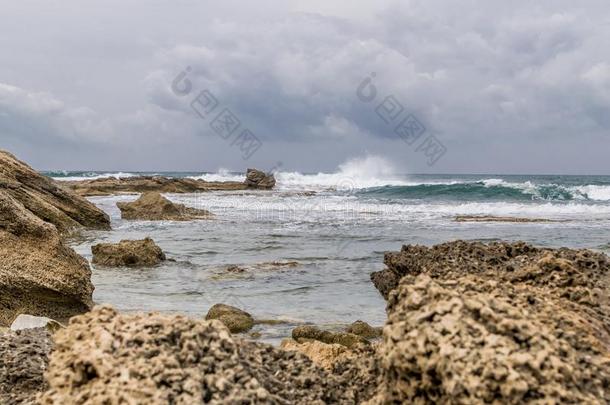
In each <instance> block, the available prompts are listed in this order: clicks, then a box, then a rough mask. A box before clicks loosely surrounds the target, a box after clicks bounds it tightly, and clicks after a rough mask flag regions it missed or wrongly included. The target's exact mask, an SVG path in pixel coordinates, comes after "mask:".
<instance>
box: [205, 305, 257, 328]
mask: <svg viewBox="0 0 610 405" xmlns="http://www.w3.org/2000/svg"><path fill="white" fill-rule="evenodd" d="M205 319H206V320H212V319H217V320H219V321H220V322H222V323H223V324H224V325H225V326H226V327H227V328H229V330H230V331H231V333H243V332H247V331H249V330H250V329H252V327H253V326H254V319H253V318H252V315H250V314H249V313H247V312H246V311H242V310H241V309H239V308H235V307H232V306H230V305H224V304H216V305H214V306H213V307H212V308H210V310H209V311H208V314H207V315H206V316H205Z"/></svg>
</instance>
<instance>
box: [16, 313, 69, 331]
mask: <svg viewBox="0 0 610 405" xmlns="http://www.w3.org/2000/svg"><path fill="white" fill-rule="evenodd" d="M61 327H62V325H61V324H60V323H59V322H57V321H54V320H53V319H51V318H47V317H44V316H33V315H27V314H21V315H19V316H18V317H17V318H16V319H15V320H14V321H13V323H12V324H11V330H12V331H18V330H23V329H34V328H47V329H49V330H57V329H59V328H61Z"/></svg>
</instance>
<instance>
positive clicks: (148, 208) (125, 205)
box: [116, 192, 212, 221]
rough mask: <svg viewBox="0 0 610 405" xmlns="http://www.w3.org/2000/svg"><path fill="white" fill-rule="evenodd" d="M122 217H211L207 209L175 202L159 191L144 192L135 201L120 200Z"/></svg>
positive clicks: (173, 219) (175, 219)
mask: <svg viewBox="0 0 610 405" xmlns="http://www.w3.org/2000/svg"><path fill="white" fill-rule="evenodd" d="M116 205H117V207H119V209H120V210H121V218H123V219H130V220H143V221H191V220H194V219H210V218H212V214H211V213H210V212H209V211H207V210H201V209H197V208H191V207H187V206H185V205H184V204H175V203H173V202H171V201H170V200H168V199H167V198H165V197H163V196H162V195H161V194H159V193H157V192H149V193H144V194H142V195H141V196H140V198H138V199H137V200H136V201H134V202H118V203H116Z"/></svg>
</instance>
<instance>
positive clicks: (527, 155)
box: [0, 0, 610, 172]
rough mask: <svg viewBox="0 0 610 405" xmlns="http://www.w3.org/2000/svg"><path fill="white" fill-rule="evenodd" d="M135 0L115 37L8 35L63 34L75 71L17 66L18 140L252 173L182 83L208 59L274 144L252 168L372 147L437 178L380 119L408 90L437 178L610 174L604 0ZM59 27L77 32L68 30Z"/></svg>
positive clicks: (199, 84)
mask: <svg viewBox="0 0 610 405" xmlns="http://www.w3.org/2000/svg"><path fill="white" fill-rule="evenodd" d="M133 3H134V5H135V4H137V5H139V6H140V7H138V8H137V9H139V10H140V12H139V13H134V14H133V15H121V16H118V15H117V11H116V9H114V8H113V7H112V5H107V6H104V7H101V6H100V7H99V8H98V9H96V10H94V11H95V13H97V14H95V15H96V16H97V17H98V18H99V19H100V21H105V24H106V25H104V29H103V31H100V32H98V31H96V30H97V28H96V27H97V25H96V24H95V23H92V21H95V20H94V13H93V12H91V11H87V10H82V9H69V6H68V5H66V6H64V7H66V9H65V10H63V11H64V12H65V13H58V14H56V15H53V16H51V17H52V18H50V20H49V22H41V24H40V26H39V31H40V33H38V34H30V36H28V35H27V34H24V35H25V36H24V37H19V36H18V35H19V34H23V32H22V31H21V28H20V25H10V24H9V26H8V27H4V28H1V29H0V30H2V31H4V32H2V34H3V35H2V36H1V37H2V38H5V41H6V38H11V40H13V41H17V42H21V43H23V44H25V45H31V41H33V38H32V35H33V36H38V35H40V36H41V37H37V38H36V39H38V40H40V41H42V42H45V41H46V40H45V39H44V38H42V36H43V35H44V33H45V32H47V33H48V32H50V31H52V32H53V33H54V36H51V37H50V38H49V39H48V42H49V49H51V50H50V51H46V52H48V54H46V55H45V56H47V57H49V58H52V57H55V58H57V57H58V56H59V57H60V60H58V61H57V65H58V66H57V67H53V66H47V68H46V69H39V68H37V69H33V68H31V67H29V65H27V61H32V60H37V59H36V58H37V57H36V56H34V55H33V53H32V51H29V50H28V49H31V48H28V47H26V46H21V47H18V49H19V51H18V52H17V55H18V58H17V59H15V58H13V59H11V60H7V61H6V62H7V63H3V64H0V66H3V67H0V82H2V81H4V82H6V83H8V84H10V85H12V86H14V87H8V86H4V87H0V128H1V129H2V131H3V135H2V136H5V135H4V134H6V136H7V137H8V136H9V135H10V134H14V135H13V138H15V137H18V138H19V142H20V144H21V145H22V146H21V147H20V148H21V150H24V151H25V152H26V154H27V145H28V140H31V142H30V143H31V144H33V143H34V142H36V140H37V139H40V138H42V137H44V136H46V137H47V139H58V142H60V141H61V144H62V145H64V144H66V143H69V144H76V145H78V144H79V143H82V144H86V143H92V144H102V145H104V148H107V149H105V150H107V151H108V153H109V154H110V153H111V154H112V155H113V156H115V158H109V157H108V156H105V157H100V156H97V155H96V156H93V157H92V158H91V159H90V160H89V162H90V164H92V165H94V166H99V165H102V164H109V163H108V162H112V161H113V160H112V159H116V162H122V163H123V164H125V157H126V156H130V159H129V160H128V161H129V165H132V166H133V167H134V168H135V167H139V168H141V169H160V168H159V167H155V166H154V163H155V162H157V163H159V160H160V157H161V156H163V159H162V160H163V166H164V167H168V168H175V169H177V170H178V169H190V170H203V169H207V170H213V169H215V168H217V167H219V166H224V167H229V168H234V169H243V167H244V166H245V165H246V163H244V162H243V161H242V160H241V156H240V154H239V153H237V152H236V151H235V150H234V148H230V147H229V146H228V145H227V143H226V142H224V141H222V140H221V139H219V138H218V137H217V136H216V135H215V134H214V133H213V131H211V130H210V129H209V126H208V123H207V122H203V121H202V120H200V119H198V118H197V117H196V116H195V115H194V114H193V113H192V111H190V108H189V104H188V100H187V98H179V97H177V96H176V95H174V94H173V93H172V92H171V89H170V85H171V82H172V80H173V79H174V77H175V76H176V75H177V74H178V73H179V72H180V71H182V70H183V69H184V68H186V67H187V66H191V67H192V69H193V70H192V72H191V73H190V75H189V79H190V80H191V81H192V83H193V84H194V89H196V90H199V89H201V90H202V89H209V90H210V91H212V93H213V94H214V95H216V96H217V97H218V99H219V100H220V101H221V103H222V104H223V105H226V106H228V107H229V108H230V109H231V110H232V111H234V112H235V114H236V115H238V116H239V118H240V120H241V121H242V123H243V125H244V126H245V127H248V128H249V129H251V130H252V131H253V132H254V133H256V135H257V136H258V137H260V138H261V139H262V140H263V142H264V147H263V148H261V150H260V152H258V153H257V155H256V157H255V158H253V159H254V160H253V161H252V164H257V165H262V166H263V167H265V166H269V167H271V166H273V164H274V163H275V162H276V161H277V160H282V161H283V162H284V164H285V167H289V168H294V169H300V170H310V171H316V170H328V169H332V168H333V167H336V166H337V165H338V164H339V163H341V162H342V161H344V160H345V159H347V158H349V157H350V156H353V155H354V154H363V153H367V152H370V153H375V154H383V155H387V156H388V157H389V158H390V159H392V160H394V161H395V162H397V163H398V165H399V166H400V167H401V169H402V170H410V171H425V170H431V169H429V168H428V167H427V166H426V164H425V159H424V158H423V157H422V156H420V155H418V154H417V153H415V152H414V151H413V148H412V147H409V146H408V145H406V144H405V143H403V142H402V141H400V140H399V139H397V137H396V135H395V134H394V133H393V131H392V129H393V127H392V126H388V125H387V124H385V123H384V122H383V121H381V119H380V118H379V117H378V116H377V115H376V114H375V112H374V109H375V106H376V104H378V103H379V102H380V101H381V100H383V97H385V96H386V95H393V96H395V97H396V100H398V101H400V103H402V104H403V106H404V108H405V114H406V113H407V112H409V113H414V114H415V115H416V116H417V117H418V118H419V119H420V121H422V122H423V123H424V125H425V126H426V128H427V129H428V131H429V132H430V133H434V134H436V135H437V137H438V138H439V139H441V140H442V141H443V142H444V143H445V145H446V146H447V148H448V150H449V152H448V154H447V156H446V157H445V158H443V160H442V161H441V162H439V164H438V165H437V166H436V167H434V171H445V172H449V171H461V172H528V171H530V172H608V171H610V167H609V166H608V163H607V162H608V160H607V159H606V158H605V156H604V153H603V151H604V150H608V146H610V118H609V117H610V111H609V110H610V61H609V60H608V57H607V55H608V50H609V49H610V10H609V9H608V8H607V6H606V4H605V3H604V2H602V1H584V2H580V3H573V2H567V1H541V2H536V3H535V4H531V3H530V2H525V1H518V2H511V3H510V5H509V4H505V3H503V2H499V1H488V2H484V1H474V0H473V1H470V2H468V3H467V4H463V3H460V4H457V3H456V4H452V3H447V2H443V1H439V0H431V1H422V0H417V1H403V2H396V1H384V2H376V3H373V2H370V3H368V2H367V3H366V4H362V5H359V4H354V3H353V2H346V1H338V2H333V3H332V4H328V2H321V1H320V2H317V1H314V2H301V1H287V2H279V1H263V2H257V3H256V4H251V3H247V2H238V1H232V2H230V3H227V4H224V5H218V4H216V3H212V2H191V1H183V2H175V3H169V2H155V3H152V4H149V3H144V2H140V1H134V2H133ZM66 4H69V2H68V3H66ZM121 4H122V3H121ZM27 7H28V6H16V5H12V6H11V7H10V8H9V10H8V11H7V12H8V14H11V13H16V14H18V13H19V12H23V11H28V10H26V8H27ZM29 11H31V10H29ZM43 17H47V18H48V17H49V15H44V13H42V14H40V15H38V14H37V13H33V14H32V15H30V16H29V17H27V18H29V19H31V20H35V21H42V19H43ZM71 17H73V18H71ZM74 18H76V19H77V20H76V21H77V22H74V21H75V20H74ZM79 18H80V19H79ZM54 20H55V21H54ZM57 20H59V21H61V22H62V23H64V25H65V26H64V29H63V30H62V31H61V32H60V31H57V30H55V29H54V28H52V27H51V23H53V22H57ZM91 24H93V26H92V27H90V25H91ZM100 27H101V26H100ZM62 32H66V33H68V34H62ZM0 42H2V40H0ZM98 61H99V63H98ZM20 66H25V67H24V68H23V70H22V72H21V73H20V70H19V68H20ZM35 70H36V71H35ZM60 71H61V72H62V73H61V74H60V73H59V72H60ZM371 72H375V74H376V76H375V78H374V81H373V83H374V85H375V87H376V88H377V90H378V98H377V99H376V100H375V102H374V103H371V104H366V103H363V102H361V101H360V100H359V99H358V98H357V97H356V88H357V86H358V85H359V83H361V81H362V80H363V78H364V77H365V76H367V75H369V74H370V73H371ZM33 73H35V74H33ZM65 74H73V75H74V80H73V81H70V80H68V79H67V78H66V77H64V76H63V75H65ZM45 79H47V80H46V81H45ZM47 82H48V83H49V84H48V85H45V83H47ZM15 87H16V88H17V90H15V91H8V90H7V89H14V88H15ZM194 91H195V90H194ZM50 93H51V94H52V95H51V94H50ZM61 100H65V101H61ZM25 123H28V125H25ZM49 134H51V135H52V136H49ZM7 142H8V141H6V140H5V144H8V143H7ZM168 147H169V149H168ZM83 148H84V152H83V153H91V152H90V150H92V148H93V147H91V148H88V147H85V146H83ZM59 149H60V148H57V151H56V153H58V154H61V151H60V150H59ZM126 151H131V154H128V153H127V152H126ZM549 152H552V154H551V155H549ZM168 155H169V156H168ZM515 155H519V156H520V158H519V160H518V161H516V160H515V159H514V158H512V157H511V156H515ZM304 156H308V158H304ZM558 158H561V160H559V159H558ZM104 159H106V160H104ZM109 159H110V160H109ZM44 160H45V161H44V162H40V163H39V164H47V165H54V166H55V167H57V165H58V164H60V163H62V162H65V158H63V157H58V158H57V159H56V160H54V159H53V158H52V157H47V158H45V159H44ZM84 161H85V160H84ZM92 168H95V167H92Z"/></svg>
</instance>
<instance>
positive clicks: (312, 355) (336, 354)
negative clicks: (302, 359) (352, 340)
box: [280, 339, 351, 370]
mask: <svg viewBox="0 0 610 405" xmlns="http://www.w3.org/2000/svg"><path fill="white" fill-rule="evenodd" d="M280 347H281V348H282V349H284V350H293V351H297V352H299V353H303V354H304V355H305V356H307V357H308V358H309V359H310V360H311V361H312V362H314V363H315V364H317V365H318V366H320V367H323V368H325V369H330V370H332V368H333V367H334V365H335V364H336V363H337V362H338V361H339V360H341V359H343V358H345V357H348V356H349V355H350V353H351V352H350V350H349V349H348V348H347V347H345V346H343V345H339V344H336V343H332V344H328V343H322V342H320V341H318V340H310V341H306V342H302V343H299V342H297V341H296V340H294V339H284V340H283V341H282V343H281V344H280Z"/></svg>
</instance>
